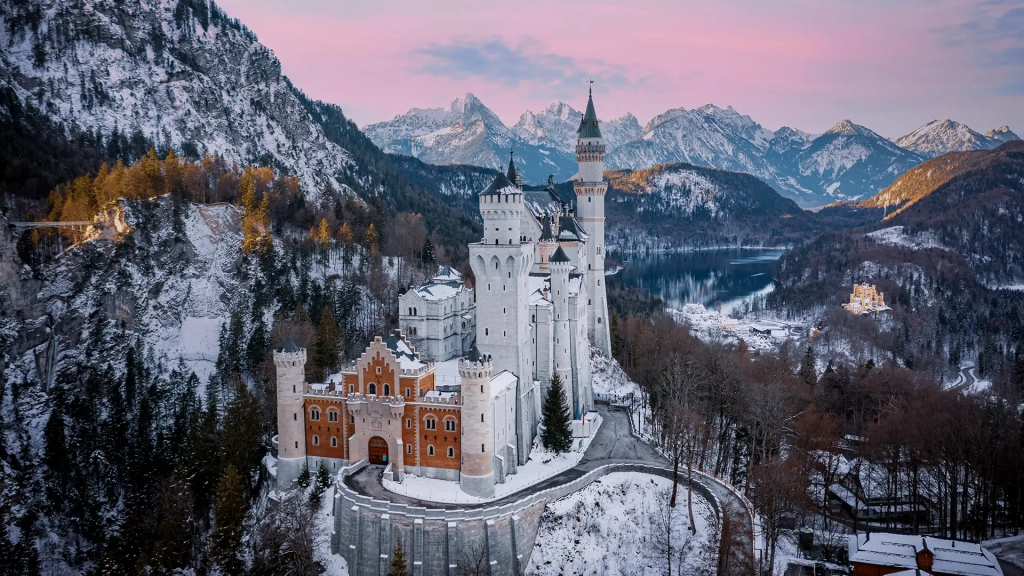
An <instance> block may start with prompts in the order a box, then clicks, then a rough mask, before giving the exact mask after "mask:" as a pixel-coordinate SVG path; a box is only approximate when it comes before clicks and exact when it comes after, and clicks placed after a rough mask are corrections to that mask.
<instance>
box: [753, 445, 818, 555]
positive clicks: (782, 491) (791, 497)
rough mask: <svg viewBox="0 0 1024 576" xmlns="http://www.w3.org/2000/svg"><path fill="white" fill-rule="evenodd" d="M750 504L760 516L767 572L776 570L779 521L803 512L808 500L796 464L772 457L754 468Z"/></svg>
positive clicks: (803, 478)
mask: <svg viewBox="0 0 1024 576" xmlns="http://www.w3.org/2000/svg"><path fill="white" fill-rule="evenodd" d="M752 481H753V484H754V492H753V498H752V502H753V504H754V508H755V509H757V513H758V514H760V515H761V518H762V521H763V523H762V526H761V529H762V530H763V531H764V537H765V544H766V545H767V547H768V549H769V550H770V552H769V563H768V573H769V574H771V572H772V570H773V569H774V567H775V545H776V543H777V542H778V540H779V534H780V532H781V529H780V527H779V524H780V521H781V520H782V519H783V518H784V517H786V516H787V515H791V514H796V513H797V512H799V511H800V510H803V508H804V504H805V501H806V498H807V478H806V476H804V475H803V474H802V473H801V470H800V468H799V466H798V465H796V463H795V462H793V461H791V460H783V459H782V458H778V457H773V458H771V459H770V460H766V461H763V462H762V463H761V464H760V465H758V466H757V467H755V468H754V470H753V478H752Z"/></svg>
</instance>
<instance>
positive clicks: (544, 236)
mask: <svg viewBox="0 0 1024 576" xmlns="http://www.w3.org/2000/svg"><path fill="white" fill-rule="evenodd" d="M554 239H555V233H554V232H552V231H551V216H545V217H544V226H543V231H542V232H541V234H540V240H541V242H543V241H545V240H554Z"/></svg>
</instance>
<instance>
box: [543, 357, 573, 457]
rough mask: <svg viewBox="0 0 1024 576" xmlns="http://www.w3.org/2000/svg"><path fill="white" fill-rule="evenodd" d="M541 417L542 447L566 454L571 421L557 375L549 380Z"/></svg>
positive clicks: (570, 444)
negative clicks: (542, 427)
mask: <svg viewBox="0 0 1024 576" xmlns="http://www.w3.org/2000/svg"><path fill="white" fill-rule="evenodd" d="M541 415H542V416H543V418H544V431H543V432H542V433H541V440H542V441H543V442H544V447H545V448H547V449H548V450H551V451H553V452H558V453H562V452H568V451H569V449H571V448H572V420H571V416H570V414H569V408H568V407H567V406H566V405H565V387H564V386H563V385H562V379H561V378H560V377H559V376H558V375H557V374H555V376H554V377H553V378H552V379H551V387H550V388H548V394H547V396H546V397H545V398H544V405H543V406H542V407H541Z"/></svg>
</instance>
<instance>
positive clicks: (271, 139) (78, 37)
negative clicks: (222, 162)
mask: <svg viewBox="0 0 1024 576" xmlns="http://www.w3.org/2000/svg"><path fill="white" fill-rule="evenodd" d="M28 24H31V25H28ZM0 69H2V71H3V72H2V73H0V87H3V86H10V87H11V88H13V89H14V90H15V91H16V93H17V95H18V96H19V97H20V98H21V99H22V100H23V101H31V102H32V103H33V104H35V105H36V106H37V107H39V108H40V109H41V110H43V111H44V112H45V113H47V114H48V115H49V116H50V117H51V119H52V120H53V121H54V122H56V123H59V124H64V125H67V126H74V127H76V128H78V129H79V130H81V131H88V132H90V133H93V134H99V135H100V136H101V138H104V139H109V137H110V136H111V135H112V134H114V133H119V134H124V135H128V136H129V137H136V138H142V139H145V140H148V141H149V142H152V143H154V144H156V145H157V146H160V147H173V148H175V149H176V150H177V151H178V152H179V154H184V155H188V156H192V157H196V156H201V155H205V154H217V155H220V156H222V157H224V158H225V159H227V160H229V161H237V162H239V163H244V164H264V165H270V166H271V167H273V168H275V169H278V170H281V171H283V172H286V173H288V174H291V175H294V176H296V177H298V178H299V180H300V182H301V184H302V186H303V189H304V190H306V191H307V192H308V193H311V194H313V195H316V194H318V193H319V192H320V191H321V190H323V189H324V187H325V186H330V187H332V188H334V189H335V190H341V191H346V190H350V187H349V186H348V185H347V182H350V181H351V180H352V177H353V172H354V171H355V167H354V166H353V161H352V157H351V155H350V154H349V152H348V151H347V150H345V149H344V148H343V147H342V146H340V145H339V144H338V143H336V142H334V141H332V140H331V139H329V138H327V137H326V136H325V130H324V128H323V126H321V125H319V124H318V123H317V122H316V121H315V120H314V119H313V118H312V116H311V114H310V113H309V111H308V110H307V107H306V104H307V103H308V102H309V101H308V100H307V99H306V98H305V96H303V95H302V94H301V92H299V91H298V90H297V89H296V88H295V87H294V86H293V85H292V84H291V82H289V80H288V78H287V77H285V76H284V75H283V74H282V73H281V63H280V62H279V61H278V59H277V58H276V57H275V56H274V54H273V52H272V51H271V50H270V49H268V48H266V47H265V46H263V45H262V44H260V43H259V42H258V41H257V39H256V36H255V35H254V34H253V33H252V32H250V31H249V30H247V29H246V28H245V27H244V26H242V25H241V24H240V23H239V22H238V21H237V20H235V19H232V18H229V17H228V16H227V15H225V14H224V13H223V12H222V11H221V10H220V9H219V8H218V7H216V5H215V4H212V3H210V4H208V3H207V2H202V1H190V0H182V1H179V2H167V1H164V0H138V1H135V2H118V1H115V0H38V1H34V2H28V3H26V2H19V1H15V0H0Z"/></svg>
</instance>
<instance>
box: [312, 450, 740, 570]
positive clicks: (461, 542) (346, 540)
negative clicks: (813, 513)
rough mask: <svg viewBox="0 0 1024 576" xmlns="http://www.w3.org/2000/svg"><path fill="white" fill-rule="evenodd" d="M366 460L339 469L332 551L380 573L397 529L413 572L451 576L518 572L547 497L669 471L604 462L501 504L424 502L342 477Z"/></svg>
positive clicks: (700, 488)
mask: <svg viewBox="0 0 1024 576" xmlns="http://www.w3.org/2000/svg"><path fill="white" fill-rule="evenodd" d="M365 466H366V462H365V461H362V462H357V463H356V464H354V465H352V466H350V467H347V468H345V469H343V470H342V471H341V472H339V473H338V476H337V480H336V487H337V489H336V493H335V497H334V533H333V534H332V536H331V551H332V552H333V553H335V554H340V555H341V556H343V557H344V558H345V560H346V561H347V562H348V570H349V574H350V575H352V576H379V575H381V574H385V573H386V572H387V570H388V565H389V564H390V562H391V555H392V552H393V551H394V547H395V543H396V542H397V539H398V538H399V537H401V538H402V544H403V546H404V547H405V549H406V554H407V558H408V560H409V564H410V566H411V568H412V574H413V576H454V575H455V574H458V573H459V570H458V568H459V566H463V567H467V566H474V567H475V566H480V567H485V566H486V567H489V571H487V572H486V573H489V574H490V575H491V576H515V575H517V574H522V573H523V572H524V571H525V570H526V567H527V565H529V563H530V555H531V554H532V553H533V545H534V543H535V541H536V539H537V531H538V529H539V527H540V518H541V515H542V514H543V513H544V507H545V505H547V503H548V502H551V501H554V500H557V499H559V498H562V497H564V496H567V495H569V494H572V493H573V492H576V491H579V490H581V489H582V488H583V487H585V486H587V485H588V484H590V483H591V482H593V481H594V480H596V479H598V478H600V477H601V476H604V475H605V474H610V473H612V472H640V473H645V474H653V475H657V476H662V477H666V478H671V477H672V470H671V469H668V468H661V467H658V466H650V465H644V464H635V463H619V464H608V465H605V466H601V467H600V468H597V469H594V470H591V471H589V472H587V473H586V474H584V475H583V476H581V477H580V478H577V479H575V480H573V481H570V482H567V483H566V484H563V485H561V486H557V487H555V488H549V489H547V490H543V491H541V492H536V493H532V494H525V495H524V496H523V497H522V498H521V499H519V500H517V501H514V502H510V503H506V504H495V505H492V506H487V505H481V506H475V507H466V508H455V507H453V508H426V507H419V506H410V505H407V504H398V503H393V502H386V501H382V500H374V499H373V498H371V497H369V496H365V495H363V494H359V493H358V492H356V491H354V490H353V489H352V488H350V487H349V486H348V485H347V484H346V483H345V477H346V476H348V475H350V474H353V473H355V472H358V471H359V470H361V469H362V468H363V467H365ZM693 486H694V491H695V492H697V493H698V494H700V495H701V496H703V497H704V498H705V499H706V500H707V501H708V502H709V503H710V504H711V506H712V508H714V510H715V513H716V515H717V516H718V517H719V521H720V522H721V517H722V513H721V504H720V503H719V501H718V499H717V498H716V497H715V496H714V494H713V493H712V492H711V491H710V490H709V489H708V488H707V487H706V486H705V485H704V484H703V482H702V481H701V480H700V479H699V478H695V479H694V484H693ZM423 504H424V505H426V506H429V505H430V503H429V502H424V503H423ZM484 571H486V569H485V570H484Z"/></svg>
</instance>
